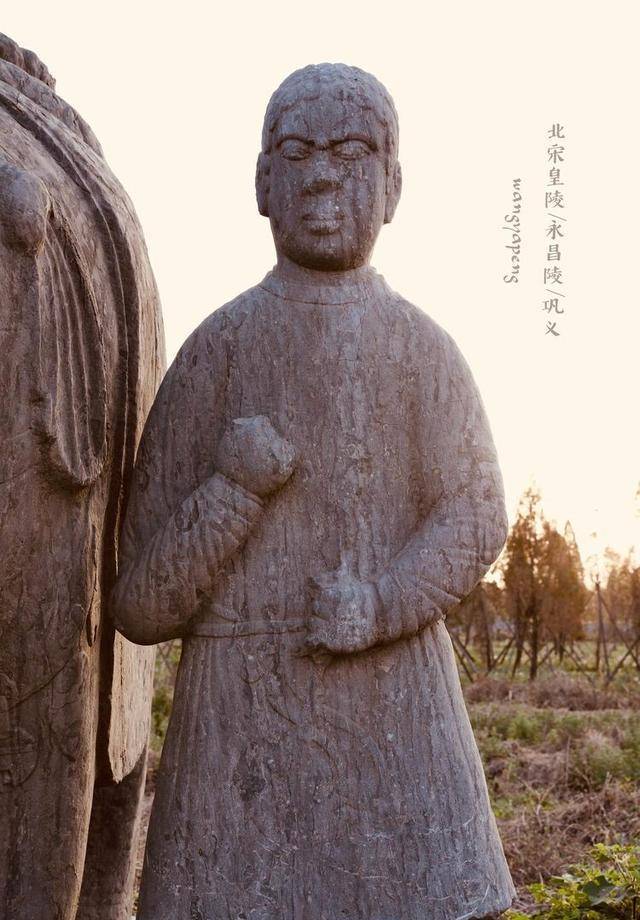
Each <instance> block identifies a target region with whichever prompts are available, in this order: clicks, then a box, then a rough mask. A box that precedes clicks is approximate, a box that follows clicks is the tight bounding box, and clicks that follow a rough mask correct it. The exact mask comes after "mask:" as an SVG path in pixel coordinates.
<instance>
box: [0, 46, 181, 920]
mask: <svg viewBox="0 0 640 920" xmlns="http://www.w3.org/2000/svg"><path fill="white" fill-rule="evenodd" d="M8 53H15V55H16V57H17V58H20V57H21V56H22V53H21V52H20V49H18V48H17V46H15V45H13V43H11V42H10V40H8V39H6V37H4V36H0V57H2V56H3V55H6V54H8ZM27 54H28V55H29V60H30V61H31V63H32V66H33V67H34V68H35V64H34V56H33V55H31V54H30V53H27ZM41 72H42V75H43V76H46V72H45V70H44V68H42V66H41ZM50 82H52V81H50ZM0 355H1V360H0V384H1V389H2V394H3V396H2V401H1V403H0V439H1V442H2V446H1V448H0V552H1V555H2V565H1V571H0V920H18V918H20V920H52V918H56V920H125V918H127V920H128V918H129V917H130V914H131V902H132V900H133V881H134V870H135V844H136V831H137V817H138V814H139V800H140V798H141V794H142V790H143V787H144V769H145V757H146V755H145V751H146V744H147V738H148V734H149V721H150V708H151V707H150V703H151V692H152V682H153V652H152V650H151V649H141V648H139V647H136V646H134V645H132V644H131V643H130V642H128V641H127V640H126V639H124V638H123V637H122V636H121V635H117V634H116V633H115V630H114V627H113V625H112V623H111V621H110V619H109V617H108V615H107V612H106V603H105V602H106V597H107V596H108V594H109V592H110V591H111V588H112V586H113V583H114V581H115V576H116V561H117V543H118V536H119V530H120V526H121V516H122V513H123V509H124V504H125V502H126V497H127V493H128V487H129V482H130V477H131V473H132V470H133V461H134V456H135V451H136V447H137V444H138V441H139V438H140V435H141V433H142V427H143V424H144V420H145V419H146V416H147V414H148V411H149V408H150V405H151V402H152V400H153V397H154V396H155V393H156V390H157V386H158V384H159V382H160V378H161V375H162V372H163V370H164V341H163V333H162V321H161V317H160V305H159V298H158V293H157V289H156V285H155V282H154V279H153V275H152V272H151V267H150V265H149V260H148V256H147V251H146V247H145V245H144V240H143V237H142V231H141V229H140V225H139V223H138V220H137V218H136V216H135V213H134V211H133V207H132V205H131V202H130V200H129V198H128V197H127V195H126V193H125V192H124V190H123V189H122V187H121V186H120V184H119V183H118V181H117V179H116V178H115V176H114V175H113V173H112V172H111V170H110V169H109V167H108V165H107V164H106V162H105V160H104V158H103V156H102V153H101V150H100V146H99V144H98V142H97V141H96V139H95V137H94V136H93V134H92V132H91V130H90V128H89V127H88V126H87V125H86V124H85V123H84V122H83V120H82V119H81V118H80V116H79V115H78V114H77V113H76V112H75V111H74V110H73V109H71V107H70V106H69V105H67V103H65V102H64V101H63V100H62V99H61V98H60V97H59V96H57V95H56V94H55V92H54V91H53V89H52V88H51V86H50V85H48V84H47V83H45V82H43V81H42V80H39V79H36V78H35V77H33V76H31V75H30V74H28V73H27V72H26V71H24V70H23V69H21V68H20V67H19V66H17V65H15V64H12V63H11V62H8V61H4V60H0Z"/></svg>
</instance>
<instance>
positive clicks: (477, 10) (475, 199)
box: [0, 0, 640, 558]
mask: <svg viewBox="0 0 640 920" xmlns="http://www.w3.org/2000/svg"><path fill="white" fill-rule="evenodd" d="M639 20H640V14H639V13H638V11H637V9H636V4H635V3H634V2H631V0H629V2H622V0H612V2H609V3H607V4H606V5H605V4H600V3H599V4H596V3H592V2H589V0H555V2H553V3H550V2H546V0H542V2H537V3H535V4H533V3H531V4H514V3H513V2H506V0H494V2H491V0H487V2H484V3H482V4H479V3H477V2H474V0H468V2H461V0H453V2H449V3H446V4H443V3H437V4H436V3H432V2H430V0H427V2H424V3H421V4H417V3H409V2H403V0H396V2H394V3H379V2H376V0H370V2H360V0H352V2H350V3H344V2H337V0H323V2H322V3H321V4H315V5H300V4H299V3H293V2H289V0H287V2H280V3H279V2H272V3H269V4H258V3H242V2H236V3H234V4H224V5H222V4H220V5H216V4H213V3H196V2H194V0H183V2H181V3H180V4H163V3H160V2H155V3H152V2H149V0H130V2H127V3H125V2H122V0H111V2H110V3H109V4H103V3H101V4H90V3H86V0H85V2H77V0H56V3H54V4H52V3H50V2H48V3H45V2H42V0H32V2H30V3H28V4H17V3H14V4H12V5H11V6H10V7H9V8H7V9H5V10H3V16H2V23H1V24H0V28H1V29H2V30H3V31H5V32H6V33H7V34H9V35H10V36H11V37H12V38H13V39H15V40H16V41H17V42H19V43H20V44H22V45H23V46H25V47H28V48H32V49H33V50H34V51H36V53H38V55H39V56H40V57H41V58H42V59H43V60H44V62H45V63H46V64H47V65H48V67H49V69H50V71H51V72H52V73H53V74H54V76H56V78H57V81H58V84H57V90H58V92H59V94H60V95H61V96H63V97H64V98H65V99H67V100H68V101H69V102H70V103H71V104H72V105H74V106H75V107H76V108H77V109H78V111H79V112H80V113H81V114H82V116H83V117H84V118H85V119H86V120H87V121H88V122H89V123H90V124H91V126H92V127H93V129H94V131H95V132H96V134H97V136H98V138H99V140H100V142H101V144H102V146H103V148H104V151H105V155H106V157H107V159H108V161H109V163H110V164H111V166H112V168H113V169H114V171H115V173H116V174H117V176H118V177H119V179H120V180H121V181H122V183H123V184H124V186H125V187H126V189H127V191H128V192H129V194H130V196H131V198H132V199H133V201H134V204H135V207H136V210H137V212H138V215H139V217H140V219H141V221H142V225H143V227H144V230H145V235H146V239H147V244H148V247H149V253H150V256H151V261H152V265H153V268H154V271H155V274H156V278H157V280H158V285H159V288H160V293H161V297H162V302H163V311H164V320H165V329H166V338H167V353H168V357H169V359H170V360H171V359H172V358H173V356H174V355H175V352H176V351H177V349H178V348H179V346H180V344H181V342H182V341H183V340H184V339H185V338H186V336H187V335H188V334H189V333H190V331H191V330H192V329H193V328H194V327H195V326H196V325H197V324H198V323H199V322H200V321H201V320H202V319H203V318H204V317H205V316H206V315H207V314H209V313H210V312H211V311H212V310H215V309H216V308H217V307H219V306H221V305H222V304H224V303H226V302H227V301H228V300H230V299H231V298H233V297H234V296H236V295H237V294H238V293H239V292H241V291H243V290H245V289H246V288H248V287H250V286H252V285H253V284H255V283H257V282H258V281H259V280H260V279H261V278H262V277H263V276H264V274H265V273H266V272H267V271H268V269H269V268H270V267H271V266H272V265H273V262H274V252H273V246H272V241H271V236H270V232H269V225H268V221H267V220H265V219H264V218H261V217H260V216H259V215H258V212H257V209H256V205H255V195H254V186H253V181H254V173H255V160H256V156H257V153H258V149H259V143H260V131H261V125H262V118H263V115H264V110H265V107H266V104H267V102H268V99H269V96H270V95H271V93H272V92H273V90H274V89H275V88H276V87H277V86H278V84H279V83H280V82H281V81H282V79H283V78H284V77H285V76H286V75H287V74H288V73H290V72H291V71H293V70H295V69H296V68H298V67H301V66H304V65H305V64H308V63H317V62H321V61H343V62H345V63H348V64H356V65H357V66H359V67H361V68H363V69H365V70H369V71H371V72H372V73H374V74H375V75H376V76H377V77H378V78H379V79H380V80H381V81H382V82H383V83H384V84H385V85H386V86H387V88H388V89H389V91H390V92H391V94H392V96H393V97H394V100H395V103H396V107H397V109H398V113H399V118H400V159H401V162H402V167H403V177H404V186H403V195H402V199H401V202H400V205H399V208H398V211H397V213H396V217H395V219H394V221H393V223H392V224H390V225H388V226H387V227H385V228H384V229H383V231H382V234H381V237H380V240H379V242H378V245H377V247H376V250H375V252H374V256H373V260H372V261H373V264H374V266H375V267H376V268H377V269H378V270H379V271H380V272H382V274H383V275H384V276H385V278H386V279H387V281H388V282H389V284H390V285H391V287H392V288H394V289H395V290H397V291H399V292H400V293H402V294H403V296H405V297H406V298H407V299H408V300H410V301H412V302H413V303H415V304H416V305H418V306H419V307H420V308H421V309H423V310H425V311H426V312H427V313H429V314H430V315H431V316H432V317H433V318H434V319H435V320H436V321H437V322H439V323H440V324H441V325H443V326H444V327H445V328H446V329H447V330H448V331H449V332H450V333H451V334H452V335H453V336H454V338H455V339H456V341H457V342H458V344H459V345H460V347H461V349H462V351H463V353H464V354H465V356H466V358H467V360H468V362H469V364H470V366H471V368H472V371H473V373H474V376H475V378H476V381H477V383H478V386H479V388H480V391H481V393H482V396H483V400H484V403H485V407H486V409H487V413H488V415H489V419H490V422H491V427H492V430H493V434H494V438H495V442H496V446H497V449H498V455H499V458H500V463H501V467H502V471H503V475H504V481H505V489H506V496H507V506H508V511H509V515H510V518H511V520H513V519H514V517H515V514H516V509H517V503H518V499H519V496H520V495H521V494H522V492H523V490H524V489H525V488H526V487H527V486H528V485H529V484H530V483H532V482H535V483H536V484H537V486H538V487H539V488H540V490H541V492H542V499H543V506H544V509H545V512H546V514H547V516H548V517H549V518H551V519H553V520H555V521H556V522H557V524H558V526H560V527H563V526H564V523H565V521H566V520H570V521H571V523H572V525H573V528H574V530H575V532H576V536H577V539H578V544H579V547H580V550H581V553H582V555H583V558H588V557H591V556H592V555H594V554H598V553H602V551H603V549H604V547H606V546H612V547H613V548H615V549H616V550H617V551H618V552H620V553H622V554H624V553H626V551H627V550H628V549H629V548H630V547H631V546H633V545H635V546H638V548H639V549H640V533H639V530H640V517H639V516H638V515H639V513H640V502H638V501H636V499H635V494H636V490H637V488H638V485H639V484H640V462H639V461H640V450H639V446H640V435H639V433H638V421H637V417H638V412H637V406H638V377H639V375H638V352H639V342H640V318H639V297H638V282H637V268H636V266H637V264H638V258H637V256H638V252H637V251H638V244H639V241H640V234H639V233H638V227H637V220H638V215H639V214H640V176H639V174H638V164H639V163H640V131H639V129H638V124H639V120H640V116H638V105H637V91H636V90H637V86H638V85H640V84H639V83H638V54H637V36H638V34H639V30H638V26H639V25H640V21H639ZM554 124H558V125H561V126H562V128H563V132H562V133H563V134H564V138H563V139H562V140H557V139H556V140H554V139H549V138H548V132H549V130H550V129H551V127H552V125H554ZM551 143H556V144H558V145H560V146H563V147H564V151H563V152H562V153H561V154H560V155H562V156H563V158H564V159H563V162H562V163H561V164H557V165H558V167H559V168H560V169H561V177H560V178H561V181H563V183H564V188H563V191H564V194H565V208H564V210H563V212H562V214H563V216H564V217H565V218H566V220H565V221H564V222H563V223H562V224H561V232H563V237H562V238H556V240H555V243H556V244H557V245H558V246H559V247H560V250H559V253H560V263H557V262H555V261H549V260H548V259H547V256H548V245H549V243H550V242H551V240H550V238H548V237H547V229H548V226H549V224H550V219H549V217H548V214H549V211H548V210H545V198H544V196H545V191H547V190H548V189H547V182H548V181H549V168H551V167H552V166H553V164H550V163H549V161H548V157H549V153H548V147H549V145H550V144H551ZM514 179H519V180H520V191H521V194H522V202H521V211H520V213H519V218H520V221H521V234H520V235H521V252H520V266H519V267H520V272H519V275H518V282H517V283H513V282H511V283H505V281H504V280H503V278H504V276H505V275H508V274H510V271H509V266H510V256H511V251H510V250H508V249H507V248H506V244H507V243H510V242H511V239H510V233H509V232H508V231H506V230H504V229H502V228H504V227H505V226H507V223H506V222H505V216H506V215H507V214H509V213H510V212H511V202H512V186H513V180H514ZM554 264H556V265H557V267H561V269H562V272H563V275H562V291H563V293H564V294H565V296H564V298H563V299H562V300H561V301H559V308H560V309H563V310H564V312H563V313H562V315H558V314H556V313H555V312H554V314H553V315H551V314H548V313H546V312H545V311H544V309H543V302H544V299H549V298H550V295H549V294H545V285H544V275H543V273H544V268H545V267H550V266H551V267H553V265H554ZM556 287H557V285H556ZM547 321H555V322H556V327H555V331H558V332H559V333H560V334H559V335H558V336H555V335H553V333H547V332H546V331H545V330H546V328H547Z"/></svg>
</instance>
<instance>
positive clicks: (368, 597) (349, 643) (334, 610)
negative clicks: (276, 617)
mask: <svg viewBox="0 0 640 920" xmlns="http://www.w3.org/2000/svg"><path fill="white" fill-rule="evenodd" d="M309 588H310V593H311V610H312V617H311V622H310V625H309V632H308V634H307V638H306V648H307V650H308V651H309V652H311V653H317V652H319V653H323V652H324V653H327V652H328V653H331V654H334V655H340V654H351V653H354V652H361V651H364V649H367V648H371V646H373V645H377V644H378V643H379V642H380V641H381V640H382V638H383V636H382V633H381V631H380V610H381V602H380V597H379V595H378V592H377V589H376V586H375V585H374V584H373V582H369V581H359V580H358V579H356V578H354V577H353V576H352V575H350V574H349V573H348V572H347V571H346V570H345V568H344V567H343V568H341V569H338V570H336V571H334V572H329V573H327V574H326V575H321V576H319V577H316V578H311V579H309Z"/></svg>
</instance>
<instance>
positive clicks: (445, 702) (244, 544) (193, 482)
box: [113, 64, 514, 920]
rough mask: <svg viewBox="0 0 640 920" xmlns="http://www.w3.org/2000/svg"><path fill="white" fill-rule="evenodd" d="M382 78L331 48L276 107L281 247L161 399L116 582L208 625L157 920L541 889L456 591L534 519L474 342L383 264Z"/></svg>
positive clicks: (172, 768)
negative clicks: (517, 821) (517, 837)
mask: <svg viewBox="0 0 640 920" xmlns="http://www.w3.org/2000/svg"><path fill="white" fill-rule="evenodd" d="M397 154H398V123H397V116H396V112H395V109H394V106H393V102H392V100H391V98H390V97H389V95H388V93H387V91H386V90H385V89H384V87H382V86H381V85H380V83H378V81H377V80H376V79H375V78H374V77H372V76H370V75H369V74H366V73H364V72H363V71H361V70H359V69H357V68H355V67H347V66H344V65H341V64H335V65H333V64H322V65H319V66H313V67H306V68H304V69H303V70H300V71H297V72H296V73H294V74H293V75H291V76H290V77H289V78H288V79H286V80H285V82H284V83H283V84H282V86H280V88H279V89H278V90H277V91H276V93H275V94H274V95H273V97H272V99H271V101H270V103H269V106H268V109H267V113H266V118H265V123H264V131H263V137H262V152H261V153H260V156H259V159H258V168H257V179H256V187H257V197H258V206H259V210H260V213H261V214H263V215H264V216H266V217H268V218H269V220H270V222H271V228H272V231H273V236H274V239H275V245H276V250H277V265H276V267H275V269H274V270H273V271H272V272H270V273H269V274H268V275H267V276H266V278H265V279H264V281H262V282H261V283H260V284H258V285H257V286H256V287H254V288H252V289H251V290H249V291H247V292H245V293H244V294H241V295H240V296H239V297H237V298H236V299H235V300H234V301H232V302H231V303H229V304H227V305H226V306H224V307H222V308H221V309H219V310H217V311H216V312H215V313H213V314H212V315H211V316H210V317H209V318H208V319H206V320H205V321H204V322H203V323H202V325H201V326H200V327H199V328H198V329H197V330H196V331H195V332H194V333H193V335H192V336H191V337H190V338H189V339H188V341H187V342H186V343H185V345H184V346H183V347H182V349H181V351H180V352H179V354H178V356H177V358H176V360H175V362H174V364H173V366H172V368H171V369H170V371H169V373H168V374H167V376H166V378H165V380H164V382H163V384H162V386H161V388H160V391H159V394H158V396H157V398H156V401H155V403H154V406H153V408H152V410H151V414H150V417H149V420H148V422H147V425H146V428H145V432H144V434H143V438H142V442H141V449H140V452H139V455H138V459H137V466H136V472H135V474H134V486H133V492H132V498H131V503H130V505H129V510H128V514H127V517H126V521H125V528H124V535H123V548H122V554H123V555H122V559H123V563H122V568H121V571H120V575H119V578H118V581H117V583H116V587H115V589H114V595H113V612H114V617H115V620H116V623H117V626H118V628H119V629H121V630H122V631H123V633H124V634H125V635H126V636H127V637H128V638H129V639H131V640H133V641H134V642H139V643H155V642H160V641H162V640H165V639H169V638H171V637H175V636H182V637H183V652H182V659H181V662H180V669H179V674H178V679H177V686H176V691H175V699H174V710H173V715H172V718H171V723H170V726H169V730H168V735H167V739H166V744H165V748H164V751H163V755H162V762H161V766H160V771H159V776H158V781H157V792H156V799H155V804H154V808H153V814H152V818H151V826H150V831H149V838H148V845H147V851H146V856H145V865H144V870H143V881H142V891H141V902H140V912H139V914H138V917H139V918H140V920H187V918H189V920H222V918H229V920H231V918H234V920H235V918H244V920H338V918H344V920H427V918H428V920H462V918H472V917H476V918H479V917H487V916H490V915H494V914H498V913H500V912H501V911H503V910H504V909H506V908H507V907H508V906H509V904H510V903H511V900H512V896H513V893H514V892H513V886H512V882H511V878H510V875H509V871H508V868H507V865H506V863H505V859H504V855H503V851H502V847H501V844H500V840H499V837H498V832H497V829H496V825H495V821H494V818H493V815H492V813H491V808H490V804H489V800H488V796H487V789H486V785H485V780H484V775H483V770H482V766H481V763H480V758H479V756H478V751H477V748H476V745H475V741H474V738H473V735H472V731H471V727H470V724H469V720H468V718H467V714H466V710H465V706H464V702H463V698H462V692H461V688H460V683H459V679H458V675H457V671H456V666H455V662H454V656H453V652H452V646H451V642H450V639H449V636H448V633H447V630H446V628H445V625H444V617H445V615H446V613H447V610H448V609H449V608H450V607H452V606H453V605H455V604H457V603H458V601H459V600H460V599H461V598H462V597H464V596H465V595H466V594H467V593H468V592H469V591H470V590H471V589H472V588H473V586H474V585H475V584H476V582H477V581H478V580H479V578H480V577H481V576H482V575H483V574H484V573H485V572H486V571H487V569H488V567H489V566H490V565H491V563H492V562H493V561H494V560H495V558H496V557H497V555H498V553H499V551H500V549H501V547H502V545H503V542H504V540H505V536H506V518H505V510H504V499H503V489H502V481H501V476H500V471H499V468H498V464H497V461H496V456H495V451H494V447H493V443H492V439H491V435H490V432H489V428H488V424H487V420H486V417H485V413H484V410H483V407H482V403H481V401H480V397H479V395H478V392H477V389H476V387H475V384H474V382H473V379H472V377H471V374H470V372H469V369H468V367H467V365H466V363H465V361H464V359H463V358H462V357H461V355H460V352H459V351H458V349H457V347H456V345H455V344H454V342H453V341H452V340H451V338H450V337H449V336H448V335H447V333H446V332H444V331H443V330H442V329H441V328H440V327H439V326H438V325H436V323H434V322H433V321H432V320H431V319H430V318H429V317H428V316H427V315H425V314H424V313H423V312H421V311H420V310H418V309H416V308H415V307H414V306H412V305H411V304H409V303H407V302H406V301H405V300H403V298H402V297H400V296H399V295H398V294H395V293H394V292H393V291H392V290H390V289H389V287H387V285H386V283H385V282H384V280H383V279H382V278H381V277H380V275H378V274H376V272H375V271H374V270H373V269H372V268H371V267H370V266H369V259H370V255H371V252H372V248H373V245H374V242H375V240H376V237H377V235H378V232H379V230H380V228H381V226H382V224H383V223H388V222H389V221H390V220H391V219H392V217H393V214H394V211H395V208H396V205H397V203H398V199H399V197H400V187H401V174H400V166H399V163H398V159H397Z"/></svg>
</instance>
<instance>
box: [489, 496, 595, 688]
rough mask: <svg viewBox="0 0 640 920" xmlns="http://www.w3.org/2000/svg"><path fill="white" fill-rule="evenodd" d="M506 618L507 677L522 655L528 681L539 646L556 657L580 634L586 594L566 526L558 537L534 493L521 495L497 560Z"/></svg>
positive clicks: (537, 662)
mask: <svg viewBox="0 0 640 920" xmlns="http://www.w3.org/2000/svg"><path fill="white" fill-rule="evenodd" d="M501 568H502V576H503V580H504V595H505V608H506V614H507V616H508V618H509V619H510V621H511V623H512V628H513V634H514V635H513V638H514V646H515V658H514V664H513V674H514V675H515V673H516V671H517V670H518V668H519V666H520V664H521V662H522V658H523V656H524V654H525V653H526V654H527V655H528V657H529V678H530V680H534V679H535V677H536V675H537V673H538V668H539V665H540V660H541V652H542V649H543V646H544V644H545V643H546V642H547V641H549V640H551V641H552V642H553V643H554V647H555V649H556V651H557V652H558V654H559V655H560V656H562V655H564V652H565V648H566V644H567V642H568V641H569V640H571V639H574V638H577V637H578V636H579V635H580V634H581V632H582V626H583V617H584V611H585V607H586V603H587V599H588V592H587V590H586V588H585V586H584V575H583V570H582V563H581V561H580V554H579V552H578V547H577V545H576V541H575V537H574V535H573V530H572V529H571V525H570V524H567V526H566V527H565V531H564V534H561V533H560V532H559V531H558V530H557V529H556V527H555V525H554V524H552V523H550V522H549V521H547V520H546V519H545V517H544V514H543V512H542V506H541V498H540V493H539V491H538V490H537V489H536V488H534V487H529V488H528V489H527V490H526V491H525V492H524V494H523V496H522V498H521V500H520V505H519V508H518V516H517V518H516V521H515V523H514V525H513V527H512V528H511V531H510V533H509V536H508V538H507V544H506V547H505V550H504V553H503V556H502V560H501Z"/></svg>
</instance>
